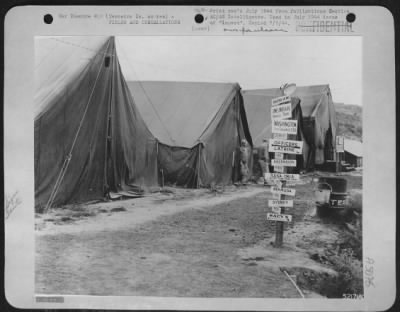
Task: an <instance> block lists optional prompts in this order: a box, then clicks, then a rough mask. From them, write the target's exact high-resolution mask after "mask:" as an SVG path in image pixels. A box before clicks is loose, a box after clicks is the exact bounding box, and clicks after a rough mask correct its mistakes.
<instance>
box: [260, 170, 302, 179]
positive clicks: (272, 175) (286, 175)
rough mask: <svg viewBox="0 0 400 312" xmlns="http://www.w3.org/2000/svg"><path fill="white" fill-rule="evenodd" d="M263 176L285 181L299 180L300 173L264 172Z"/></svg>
mask: <svg viewBox="0 0 400 312" xmlns="http://www.w3.org/2000/svg"><path fill="white" fill-rule="evenodd" d="M264 178H265V179H267V180H285V181H299V180H300V175H299V174H294V173H277V172H274V173H265V174H264Z"/></svg>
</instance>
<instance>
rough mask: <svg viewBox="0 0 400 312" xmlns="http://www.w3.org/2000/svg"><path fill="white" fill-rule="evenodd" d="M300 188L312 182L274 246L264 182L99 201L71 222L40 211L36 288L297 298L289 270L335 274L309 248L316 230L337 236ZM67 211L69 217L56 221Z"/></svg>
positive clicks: (53, 291)
mask: <svg viewBox="0 0 400 312" xmlns="http://www.w3.org/2000/svg"><path fill="white" fill-rule="evenodd" d="M301 189H304V190H308V186H304V187H303V188H301V187H300V189H299V196H300V197H301V198H299V199H298V201H297V204H296V205H295V207H294V208H293V216H294V222H293V223H292V224H291V225H288V226H287V228H286V232H285V241H286V244H285V247H284V248H282V249H276V248H274V247H272V246H271V244H270V242H271V241H272V240H273V238H274V223H273V222H267V221H266V220H265V215H266V212H267V211H269V208H268V207H267V205H266V203H267V200H268V199H270V198H271V193H270V192H269V190H267V189H266V188H264V187H259V186H253V187H246V188H242V189H238V190H231V191H225V192H224V193H222V194H217V193H212V192H209V191H206V190H197V191H191V192H190V193H187V192H182V193H180V194H176V193H175V194H166V195H165V194H157V195H156V194H153V195H152V196H151V197H147V198H140V199H134V200H126V201H119V202H112V203H101V204H93V205H89V206H87V207H85V208H84V209H85V211H87V212H96V213H93V215H92V214H89V217H85V218H76V219H74V220H73V222H71V219H68V218H65V216H66V215H67V214H68V212H65V211H64V212H62V211H61V212H60V211H59V212H57V211H56V212H53V213H51V214H49V215H47V216H41V217H38V218H37V229H38V230H37V231H36V233H37V235H36V292H37V293H45V294H76V295H78V294H80V295H132V296H134V295H148V296H177V297H179V296H185V297H275V298H282V297H283V298H285V297H289V298H299V297H300V296H301V295H300V294H299V293H298V291H297V290H296V288H295V287H294V285H293V284H292V283H291V282H290V281H289V279H288V278H287V277H286V276H285V274H284V273H283V272H282V270H283V269H285V268H290V267H302V268H310V269H313V270H318V271H322V272H326V273H327V274H334V273H335V272H332V270H331V269H330V268H329V267H328V266H324V265H322V264H320V263H317V262H315V261H312V260H311V259H310V254H309V252H310V246H317V245H318V244H315V239H316V237H318V236H321V235H322V236H324V235H325V236H326V238H324V240H325V241H324V244H325V243H330V242H331V243H333V242H334V240H335V239H336V237H337V234H338V232H337V228H336V227H335V226H333V225H326V224H323V223H321V222H320V221H318V220H312V219H309V216H308V213H309V212H310V209H311V210H312V205H311V206H310V200H309V199H310V197H309V196H310V194H309V193H308V191H304V194H303V193H302V190H301ZM307 198H309V199H307ZM116 208H123V209H116ZM113 210H114V211H119V212H113ZM120 210H124V211H120ZM57 218H58V219H57ZM60 218H61V219H62V218H64V219H62V220H66V221H65V222H56V221H57V220H60ZM46 219H47V220H50V221H44V220H46ZM310 220H311V221H310ZM44 225H45V226H44ZM313 240H314V241H313ZM300 242H301V243H302V244H299V243H300ZM317 247H318V246H317ZM305 295H306V296H307V297H314V296H317V294H315V293H313V292H305Z"/></svg>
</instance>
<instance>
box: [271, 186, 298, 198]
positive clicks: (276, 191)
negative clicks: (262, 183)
mask: <svg viewBox="0 0 400 312" xmlns="http://www.w3.org/2000/svg"><path fill="white" fill-rule="evenodd" d="M271 192H272V194H282V195H288V196H295V195H296V190H295V189H291V188H287V187H282V188H281V187H278V186H272V187H271Z"/></svg>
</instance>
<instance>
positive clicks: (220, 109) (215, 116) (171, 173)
mask: <svg viewBox="0 0 400 312" xmlns="http://www.w3.org/2000/svg"><path fill="white" fill-rule="evenodd" d="M128 86H129V89H130V91H131V94H132V96H133V98H134V101H135V103H136V105H137V107H138V109H139V112H140V113H141V115H142V116H143V119H144V121H145V122H146V124H147V126H148V127H149V129H150V131H151V132H152V133H153V134H154V136H155V137H156V138H157V139H158V140H159V144H158V167H159V170H160V173H159V175H160V180H161V181H160V182H161V183H164V182H165V183H167V184H173V185H178V186H183V187H190V188H193V187H199V186H209V185H213V184H214V185H218V184H224V185H225V184H230V183H232V182H234V181H237V180H238V179H239V177H238V174H239V146H240V142H241V140H242V139H246V140H247V142H248V143H249V145H250V148H251V146H252V139H251V136H250V132H249V130H248V125H247V119H246V113H245V110H244V106H243V100H242V96H241V94H240V87H239V85H238V84H230V83H197V82H166V81H164V82H159V81H158V82H157V81H143V82H141V81H131V82H128Z"/></svg>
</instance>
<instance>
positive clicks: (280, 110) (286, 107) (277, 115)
mask: <svg viewBox="0 0 400 312" xmlns="http://www.w3.org/2000/svg"><path fill="white" fill-rule="evenodd" d="M290 117H292V104H291V103H288V104H282V105H278V106H272V107H271V118H272V120H276V119H278V120H280V119H286V118H290ZM296 133H297V132H296Z"/></svg>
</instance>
